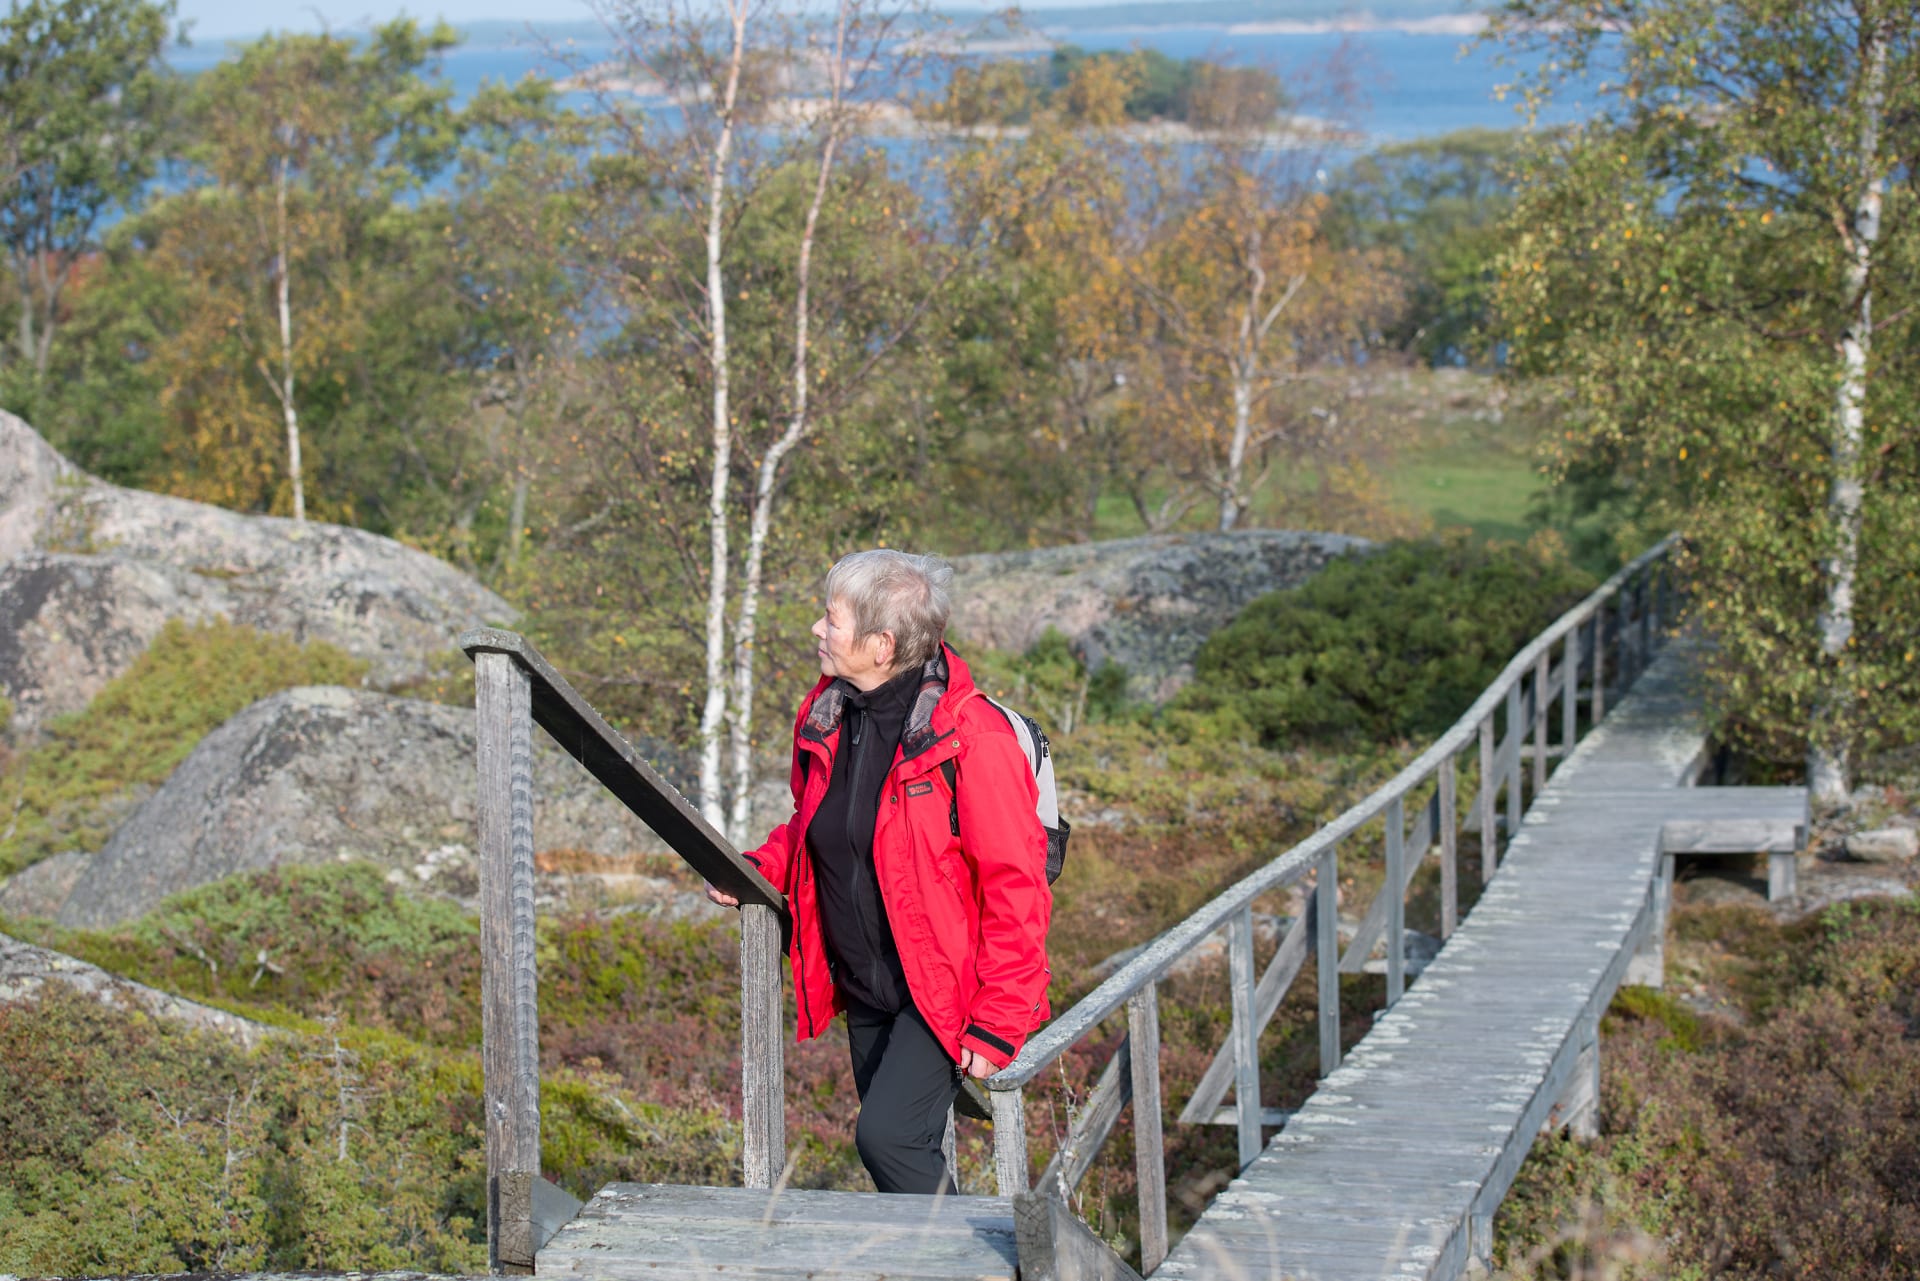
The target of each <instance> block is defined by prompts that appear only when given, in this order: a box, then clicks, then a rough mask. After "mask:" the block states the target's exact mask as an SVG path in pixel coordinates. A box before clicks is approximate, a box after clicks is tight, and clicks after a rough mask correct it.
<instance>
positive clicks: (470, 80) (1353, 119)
mask: <svg viewBox="0 0 1920 1281" xmlns="http://www.w3.org/2000/svg"><path fill="white" fill-rule="evenodd" d="M1061 39H1062V41H1063V42H1067V43H1072V44H1077V45H1079V46H1080V47H1082V48H1084V49H1091V50H1110V49H1111V50H1125V49H1134V48H1142V49H1155V50H1158V51H1159V52H1161V53H1164V54H1166V55H1167V56H1168V57H1171V58H1175V59H1184V58H1193V57H1208V58H1214V59H1216V60H1219V61H1223V62H1230V63H1234V64H1236V65H1254V66H1264V67H1268V68H1271V69H1272V70H1274V71H1276V72H1278V73H1279V74H1280V76H1281V82H1282V84H1283V85H1286V86H1288V88H1289V92H1290V93H1291V94H1292V95H1293V96H1294V97H1295V98H1296V99H1297V100H1298V105H1299V108H1300V110H1302V111H1303V112H1305V113H1306V114H1310V115H1316V116H1327V117H1330V118H1333V119H1335V120H1337V121H1338V122H1339V123H1340V124H1342V125H1344V126H1345V127H1346V128H1348V129H1349V130H1351V131H1353V132H1354V133H1355V134H1357V135H1359V138H1358V141H1359V146H1360V148H1361V149H1366V148H1368V147H1372V146H1379V145H1382V144H1386V143H1393V142H1405V141H1409V140H1413V139H1417V138H1423V137H1433V136H1436V135H1439V134H1445V133H1452V132H1454V131H1456V130H1461V129H1472V128H1486V129H1510V128H1516V127H1520V126H1522V125H1524V124H1526V123H1527V122H1526V120H1525V119H1524V118H1523V116H1522V115H1521V113H1520V111H1519V108H1518V96H1517V95H1516V94H1513V93H1511V92H1505V93H1503V91H1502V87H1503V86H1506V85H1510V84H1513V83H1514V82H1516V81H1518V80H1520V79H1522V78H1524V77H1525V76H1527V75H1529V74H1531V73H1532V72H1533V71H1535V70H1536V69H1537V68H1538V67H1539V66H1540V65H1541V63H1540V59H1539V57H1538V56H1537V55H1533V54H1530V53H1507V52H1506V51H1503V50H1502V48H1501V47H1500V46H1498V45H1494V44H1489V43H1482V42H1479V41H1477V40H1475V38H1473V37H1472V36H1463V35H1461V34H1459V33H1458V32H1450V33H1449V32H1427V31H1406V30H1397V29H1373V30H1353V31H1333V30H1286V31H1258V30H1256V31H1247V30H1243V29H1235V28H1228V27H1218V26H1216V27H1151V28H1142V27H1120V28H1111V29H1098V28H1092V29H1076V30H1073V31H1070V32H1063V33H1061ZM227 52H228V49H227V46H226V45H225V44H224V43H222V42H214V41H209V42H204V43H200V44H196V45H194V46H192V47H189V48H184V49H178V50H175V51H174V52H173V53H172V54H171V55H170V58H169V61H170V62H171V63H172V64H173V65H174V66H175V67H177V68H179V69H180V70H182V71H184V72H188V73H192V72H197V71H201V70H204V69H205V68H207V67H209V66H211V65H212V64H213V63H214V62H216V61H218V60H219V59H220V58H222V57H224V56H226V54H227ZM612 52H613V49H612V45H611V43H610V42H603V41H596V40H593V39H586V40H580V39H575V40H561V41H547V40H544V39H542V38H540V37H538V36H535V35H533V34H531V33H529V34H528V35H526V36H524V37H519V38H515V39H511V40H505V41H503V40H500V39H497V38H494V39H489V40H487V41H485V42H474V43H468V44H462V45H459V46H456V47H455V48H453V49H451V50H448V51H447V52H446V53H444V54H442V55H441V59H440V66H441V70H442V72H443V73H444V74H445V76H446V78H447V80H448V82H449V83H450V84H451V86H452V87H453V90H454V95H455V98H456V100H457V101H464V100H465V99H466V98H468V97H470V96H471V95H472V94H473V92H474V91H475V90H476V89H478V88H479V87H480V86H481V85H482V84H483V83H485V82H487V81H494V82H500V83H515V82H518V81H519V80H520V79H521V78H522V77H524V76H527V75H544V76H549V77H560V76H564V75H566V74H567V73H568V71H569V70H579V69H583V68H585V67H587V66H591V65H592V64H594V63H596V62H600V61H603V60H605V59H607V58H609V57H610V56H611V54H612ZM1335 66H1338V67H1339V68H1340V72H1339V78H1340V79H1341V80H1342V81H1343V82H1344V83H1345V85H1346V86H1347V92H1345V93H1341V94H1334V95H1327V94H1323V93H1321V92H1320V91H1319V89H1320V86H1322V85H1323V84H1324V83H1325V82H1326V80H1327V79H1328V72H1329V69H1330V68H1333V67H1335ZM1596 94H1597V89H1596V82H1595V81H1594V80H1592V79H1589V80H1586V81H1583V82H1580V83H1577V84H1575V85H1573V86H1570V87H1568V88H1567V89H1565V90H1563V91H1562V92H1561V93H1559V94H1557V95H1556V96H1555V98H1554V99H1553V101H1552V102H1551V103H1550V104H1549V105H1548V106H1547V108H1546V109H1545V110H1543V111H1542V112H1541V113H1540V116H1539V119H1538V121H1537V123H1538V124H1541V125H1554V124H1563V123H1569V122H1573V121H1577V120H1581V119H1584V118H1586V117H1587V116H1588V115H1590V114H1592V112H1593V110H1594V109H1595V106H1596V102H1597V96H1596Z"/></svg>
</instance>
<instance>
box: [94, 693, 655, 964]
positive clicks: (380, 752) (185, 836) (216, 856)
mask: <svg viewBox="0 0 1920 1281" xmlns="http://www.w3.org/2000/svg"><path fill="white" fill-rule="evenodd" d="M640 746H641V750H642V752H643V754H645V755H647V756H648V757H649V759H652V760H653V761H654V762H655V764H656V766H657V767H658V768H661V769H662V771H663V772H665V773H666V774H667V775H668V776H669V777H674V778H678V777H679V776H680V775H681V773H682V765H681V763H680V762H679V761H678V760H677V759H675V758H673V757H672V756H670V755H668V754H667V753H666V752H664V751H663V749H661V748H660V747H659V746H658V745H653V744H645V745H640ZM474 821H475V816H474V721H473V713H472V712H471V711H470V710H467V709H464V708H457V707H446V706H443V705H440V704H437V703H425V702H420V701H419V700H416V699H408V698H396V697H393V696H391V695H387V694H379V693H375V692H372V691H369V690H353V689H343V688H340V687H338V686H302V687H300V688H297V689H292V690H287V691H285V692H282V693H279V694H275V695H273V696H272V697H271V698H265V699H262V700H260V701H259V702H257V703H255V704H254V705H253V706H251V707H249V708H247V709H246V710H245V711H243V712H241V713H240V714H239V715H238V716H235V717H234V718H233V719H232V720H230V721H228V722H227V723H226V724H225V725H222V726H221V727H220V728H219V729H217V730H215V731H214V732H213V733H211V734H209V735H208V736H207V737H206V738H205V739H203V740H201V742H200V745H199V746H198V747H196V748H195V749H194V750H193V752H192V753H191V754H190V755H189V756H188V757H187V759H186V760H185V761H183V762H181V764H180V766H179V768H177V769H176V770H174V772H173V774H172V776H171V777H169V778H168V779H167V781H166V782H165V783H164V784H163V785H162V786H161V787H160V789H159V790H158V791H156V792H155V793H154V794H153V795H152V796H151V797H150V798H148V800H147V801H146V803H145V804H143V805H142V806H141V807H140V808H139V809H138V810H136V811H135V812H134V814H133V815H132V816H131V817H130V818H128V819H127V820H126V821H125V822H124V823H122V824H121V825H120V828H119V830H118V831H116V832H115V833H114V835H113V837H112V839H111V840H109V841H108V842H107V845H106V848H104V849H103V850H101V851H100V852H99V853H98V854H96V855H94V856H92V857H91V858H89V859H87V860H86V863H85V866H84V867H83V868H81V869H80V870H79V872H78V874H77V875H76V876H75V877H74V879H73V882H72V884H71V886H70V888H69V889H68V892H67V893H66V894H65V896H64V899H63V902H62V903H61V905H60V907H59V910H58V913H57V917H56V919H58V920H59V921H60V923H62V924H64V925H73V926H83V927H89V928H98V927H101V926H106V925H112V924H114V923H116V922H120V921H125V920H129V919H131V918H133V917H136V916H139V915H140V914H142V913H144V912H146V911H148V910H150V909H151V908H153V907H154V906H155V905H157V904H158V903H159V902H160V900H161V899H163V898H165V897H166V896H167V895H169V894H174V893H178V892H179V891H181V890H186V889H191V888H193V887H194V886H197V885H204V884H206V883H208V882H210V881H215V880H219V879H220V878H222V877H226V876H231V875H233V874H235V873H238V872H249V871H256V870H259V869H263V868H268V867H274V866H278V865H281V864H286V863H316V862H327V861H331V860H335V859H340V860H349V859H365V860H370V861H372V862H375V863H379V864H381V865H383V866H385V867H387V868H388V869H389V876H390V877H391V878H392V879H394V880H396V881H398V882H401V883H404V884H406V885H408V886H410V887H413V888H417V889H421V890H424V891H426V892H430V893H440V894H446V895H449V896H451V897H455V898H458V899H462V900H467V899H471V898H472V897H473V896H474V894H475V893H476V892H477V888H478V877H477V873H476V869H475V866H474V861H473V853H472V849H471V843H472V841H473V839H474V835H473V833H474ZM534 840H535V842H536V854H537V855H538V856H539V857H540V859H541V861H542V862H543V863H547V864H549V865H552V864H554V863H556V862H557V863H561V864H567V863H573V862H586V863H589V864H592V863H595V862H596V861H597V860H605V859H609V858H614V859H620V858H626V857H629V856H632V855H635V854H650V853H658V852H664V851H665V849H666V846H665V845H663V844H662V843H661V842H660V840H659V838H658V837H656V836H654V835H653V833H652V832H651V831H649V830H648V829H647V828H646V826H645V825H644V824H642V823H641V822H640V821H639V820H638V819H636V818H635V817H633V815H632V814H631V813H630V812H629V811H628V810H627V809H626V808H625V807H624V806H622V805H621V804H620V802H619V801H617V800H615V799H614V798H613V796H612V795H611V794H610V793H608V792H607V791H606V789H604V788H602V787H601V786H600V784H599V783H598V782H597V781H596V780H595V779H594V778H593V777H592V776H591V775H589V774H588V773H587V772H586V771H585V770H584V769H582V768H581V767H580V765H579V764H578V763H576V762H575V761H574V760H573V758H572V757H570V756H567V755H566V754H565V753H564V752H562V751H561V750H560V749H559V748H558V747H556V746H555V745H554V744H553V743H552V741H551V740H549V739H548V738H547V737H546V736H545V735H544V734H541V733H538V732H536V734H535V751H534ZM681 888H683V889H684V888H685V887H681Z"/></svg>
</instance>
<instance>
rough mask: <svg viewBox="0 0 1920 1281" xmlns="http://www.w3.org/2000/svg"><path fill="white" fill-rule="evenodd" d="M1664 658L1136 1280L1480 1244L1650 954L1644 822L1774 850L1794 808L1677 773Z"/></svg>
mask: <svg viewBox="0 0 1920 1281" xmlns="http://www.w3.org/2000/svg"><path fill="white" fill-rule="evenodd" d="M1685 663H1686V656H1685V651H1684V649H1682V648H1680V647H1675V649H1672V650H1669V651H1668V652H1667V654H1666V656H1665V657H1663V658H1661V659H1660V660H1659V661H1657V662H1656V663H1655V664H1654V665H1653V666H1652V667H1651V668H1649V670H1648V671H1647V673H1646V674H1645V675H1644V676H1643V677H1642V678H1641V679H1640V681H1639V682H1638V683H1637V684H1636V686H1635V688H1634V690H1633V692H1632V693H1631V694H1630V695H1629V696H1628V698H1627V699H1626V700H1625V701H1624V702H1623V703H1622V704H1621V705H1620V706H1619V707H1618V708H1617V709H1615V710H1614V711H1613V714H1612V715H1610V716H1609V717H1608V718H1607V720H1606V721H1605V722H1604V723H1603V724H1602V725H1601V726H1600V727H1599V728H1598V729H1596V730H1595V731H1594V732H1593V733H1592V734H1590V735H1589V736H1588V737H1587V738H1586V739H1585V740H1583V741H1582V742H1581V743H1580V744H1579V746H1578V747H1577V748H1576V749H1575V751H1574V753H1573V755H1572V756H1571V757H1570V758H1569V759H1568V760H1567V762H1566V763H1565V764H1564V765H1563V766H1562V767H1561V768H1560V769H1559V770H1557V771H1556V772H1555V774H1554V776H1553V778H1552V781H1551V783H1550V785H1549V786H1548V787H1547V789H1546V790H1545V791H1544V792H1543V793H1542V794H1541V795H1540V796H1539V797H1538V798H1537V799H1536V801H1535V802H1534V804H1533V805H1532V806H1531V807H1530V809H1529V810H1528V812H1527V814H1526V817H1525V821H1524V824H1523V828H1522V831H1521V833H1520V834H1519V835H1517V836H1516V837H1515V839H1514V841H1513V848H1512V850H1511V853H1510V854H1509V856H1508V861H1507V862H1505V863H1504V864H1502V866H1501V868H1500V871H1499V873H1498V874H1497V875H1496V876H1495V878H1494V880H1493V882H1492V883H1491V884H1490V885H1489V886H1488V887H1487V888H1486V891H1485V892H1484V893H1483V894H1482V896H1481V898H1480V901H1479V903H1478V904H1477V905H1476V906H1475V907H1474V909H1473V911H1472V912H1471V913H1470V914H1469V915H1468V916H1467V918H1466V920H1465V921H1464V922H1463V923H1462V924H1461V926H1460V928H1459V929H1458V930H1457V931H1456V932H1455V933H1454V935H1453V937H1452V938H1451V939H1450V940H1449V941H1448V943H1447V944H1446V946H1445V947H1444V948H1443V949H1441V952H1440V954H1439V956H1438V957H1437V958H1436V959H1435V960H1434V961H1433V962H1432V963H1431V964H1430V965H1429V966H1428V967H1427V968H1426V970H1425V971H1424V973H1422V974H1421V975H1420V977H1419V979H1418V981H1417V982H1416V983H1415V984H1414V985H1413V986H1412V987H1411V988H1409V990H1408V991H1407V993H1406V995H1405V996H1404V997H1402V998H1401V1000H1400V1002H1399V1003H1398V1004H1397V1005H1396V1006H1395V1007H1394V1008H1393V1010H1392V1011H1391V1012H1389V1013H1388V1014H1386V1015H1385V1016H1383V1017H1382V1018H1380V1019H1379V1020H1378V1021H1376V1022H1375V1023H1374V1025H1373V1027H1372V1029H1371V1030H1370V1031H1369V1032H1368V1034H1367V1035H1366V1037H1364V1038H1363V1039H1362V1040H1361V1041H1360V1042H1359V1044H1358V1045H1356V1046H1355V1047H1354V1048H1353V1050H1352V1051H1351V1052H1350V1053H1349V1054H1348V1056H1347V1058H1346V1060H1345V1062H1344V1063H1343V1064H1342V1065H1341V1067H1340V1068H1339V1069H1338V1070H1337V1071H1335V1072H1334V1073H1333V1074H1332V1075H1330V1076H1328V1077H1327V1078H1326V1079H1325V1080H1324V1081H1323V1082H1322V1083H1321V1088H1320V1089H1319V1090H1318V1091H1317V1092H1316V1093H1315V1094H1314V1095H1313V1096H1312V1097H1311V1098H1309V1099H1308V1100H1307V1102H1306V1104H1305V1105H1304V1106H1303V1107H1302V1108H1301V1109H1300V1110H1299V1111H1298V1112H1296V1113H1295V1114H1294V1116H1293V1117H1292V1118H1291V1120H1289V1121H1288V1122H1287V1124H1286V1127H1285V1128H1284V1129H1283V1130H1282V1131H1281V1133H1280V1134H1279V1135H1277V1136H1276V1137H1275V1138H1274V1139H1273V1141H1272V1142H1271V1143H1269V1144H1268V1146H1267V1147H1266V1149H1265V1151H1264V1152H1262V1154H1261V1155H1260V1156H1259V1157H1258V1158H1257V1159H1256V1160H1255V1161H1254V1162H1253V1163H1252V1164H1251V1165H1249V1166H1248V1167H1247V1168H1246V1170H1245V1171H1244V1172H1243V1174H1242V1177H1240V1178H1238V1179H1236V1180H1234V1181H1233V1182H1232V1184H1230V1185H1229V1187H1228V1188H1227V1189H1226V1190H1225V1191H1224V1192H1223V1193H1222V1194H1221V1195H1220V1196H1219V1197H1218V1198H1217V1199H1216V1200H1215V1201H1214V1202H1213V1203H1212V1205H1211V1206H1209V1207H1208V1209H1207V1210H1206V1212H1205V1213H1204V1214H1203V1215H1202V1217H1201V1219H1200V1221H1199V1222H1198V1223H1197V1224H1196V1225H1195V1226H1194V1228H1193V1229H1192V1230H1191V1231H1190V1232H1188V1233H1187V1235H1186V1236H1185V1237H1184V1238H1183V1239H1182V1240H1181V1241H1180V1242H1179V1244H1178V1245H1177V1246H1176V1247H1175V1248H1174V1250H1173V1253H1172V1255H1171V1256H1170V1257H1169V1258H1168V1259H1167V1261H1166V1262H1165V1263H1164V1264H1163V1265H1161V1267H1160V1268H1158V1269H1157V1270H1156V1271H1155V1272H1154V1274H1153V1275H1154V1276H1155V1277H1156V1278H1159V1277H1168V1278H1176V1277H1177V1278H1188V1277H1192V1278H1207V1279H1208V1281H1253V1279H1256V1278H1259V1279H1265V1278H1298V1279H1312V1281H1350V1279H1351V1281H1358V1279H1360V1278H1367V1279H1372V1278H1389V1277H1390V1278H1395V1279H1396V1281H1404V1279H1408V1278H1427V1277H1432V1278H1451V1277H1457V1276H1459V1275H1460V1274H1461V1273H1462V1272H1463V1271H1464V1270H1465V1268H1466V1266H1467V1265H1468V1262H1469V1260H1470V1259H1473V1258H1475V1257H1484V1256H1485V1254H1486V1252H1487V1249H1488V1247H1489V1244H1490V1241H1489V1237H1490V1232H1489V1229H1490V1224H1491V1217H1492V1214H1493V1211H1494V1210H1495V1209H1496V1208H1497V1207H1498V1206H1499V1204H1500V1201H1501V1199H1502V1198H1503V1197H1504V1196H1505V1195H1506V1192H1507V1189H1508V1187H1509V1186H1510V1185H1511V1183H1512V1181H1513V1177H1514V1174H1515V1172H1516V1171H1517V1170H1518V1168H1519V1166H1520V1163H1521V1161H1522V1160H1523V1159H1524V1158H1525V1157H1526V1154H1527V1151H1528V1149H1529V1148H1530V1147H1531V1146H1532V1144H1533V1140H1534V1137H1535V1136H1536V1135H1537V1134H1538V1133H1539V1132H1540V1130H1541V1129H1542V1128H1543V1126H1548V1125H1562V1124H1570V1125H1572V1126H1573V1127H1574V1128H1575V1130H1576V1131H1579V1130H1581V1129H1583V1128H1585V1127H1588V1126H1590V1125H1591V1124H1592V1121H1593V1115H1594V1109H1595V1105H1596V1103H1597V1084H1598V1045H1597V1040H1598V1023H1599V1018H1600V1015H1601V1014H1602V1013H1603V1012H1604V1011H1605V1009H1606V1007H1607V1003H1608V1002H1609V1001H1610V1000H1611V999H1612V997H1613V993H1614V990H1615V988H1617V987H1618V986H1619V984H1620V983H1621V982H1622V981H1623V979H1624V978H1625V977H1626V975H1627V972H1628V969H1629V966H1630V964H1631V963H1632V962H1633V960H1634V958H1635V955H1636V953H1637V952H1638V953H1641V954H1642V966H1643V968H1644V967H1646V962H1647V959H1648V958H1649V957H1652V958H1657V955H1658V953H1657V944H1658V938H1659V933H1658V932H1659V928H1660V926H1661V925H1662V924H1663V923H1664V900H1663V891H1664V889H1665V878H1663V877H1662V876H1661V874H1660V873H1661V867H1662V862H1663V859H1664V858H1665V856H1666V846H1665V845H1664V844H1663V839H1664V835H1663V833H1664V829H1666V828H1667V825H1668V824H1686V825H1687V826H1685V827H1675V828H1674V829H1673V830H1672V837H1673V843H1674V844H1675V845H1677V846H1680V847H1682V849H1693V850H1698V851H1700V852H1713V853H1726V852H1730V851H1731V847H1732V846H1736V845H1739V844H1740V843H1742V842H1748V843H1752V842H1756V841H1757V842H1758V846H1757V848H1755V849H1754V852H1756V853H1768V854H1770V855H1778V854H1780V852H1781V851H1780V850H1779V848H1778V846H1779V832H1780V830H1781V827H1782V825H1783V824H1784V825H1785V826H1786V827H1788V828H1791V827H1792V825H1793V823H1794V822H1796V821H1797V822H1799V823H1800V824H1802V825H1804V822H1805V815H1806V805H1807V802H1806V795H1805V791H1804V789H1799V788H1751V789H1743V788H1694V787H1690V786H1687V784H1688V782H1689V781H1690V779H1691V778H1692V776H1693V772H1694V766H1695V763H1696V761H1697V760H1698V759H1699V756H1700V753H1701V750H1702V748H1703V746H1704V737H1703V734H1702V731H1701V728H1700V726H1699V724H1698V721H1697V717H1696V715H1695V709H1694V707H1693V704H1692V700H1691V699H1690V698H1689V697H1688V696H1687V695H1686V693H1685V690H1684V687H1683V680H1682V677H1683V674H1684V669H1685ZM1722 823H1731V824H1745V825H1746V826H1745V827H1744V828H1739V829H1737V830H1736V828H1733V827H1729V828H1727V829H1725V830H1722V829H1721V828H1720V827H1719V825H1720V824H1722ZM1786 857H1787V858H1788V859H1791V857H1792V856H1791V853H1790V852H1789V853H1787V855H1786ZM1655 966H1657V959H1656V960H1655ZM1648 977H1657V975H1652V974H1649V975H1648Z"/></svg>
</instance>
